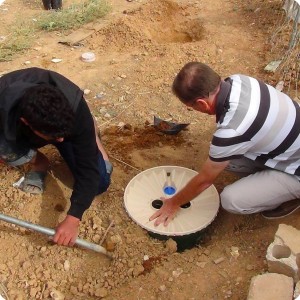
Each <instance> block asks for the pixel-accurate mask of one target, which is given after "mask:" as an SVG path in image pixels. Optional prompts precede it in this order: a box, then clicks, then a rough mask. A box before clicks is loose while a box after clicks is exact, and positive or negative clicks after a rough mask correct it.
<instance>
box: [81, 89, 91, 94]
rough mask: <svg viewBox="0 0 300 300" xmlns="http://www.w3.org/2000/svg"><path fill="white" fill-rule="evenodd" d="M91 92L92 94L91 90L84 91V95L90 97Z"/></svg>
mask: <svg viewBox="0 0 300 300" xmlns="http://www.w3.org/2000/svg"><path fill="white" fill-rule="evenodd" d="M90 92H91V90H89V89H84V90H83V93H84V94H85V95H88V94H89V93H90Z"/></svg>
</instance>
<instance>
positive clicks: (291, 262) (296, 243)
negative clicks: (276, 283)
mask: <svg viewBox="0 0 300 300" xmlns="http://www.w3.org/2000/svg"><path fill="white" fill-rule="evenodd" d="M266 259H267V262H268V271H269V272H270V273H279V274H284V275H286V276H289V277H292V278H293V279H294V282H295V283H296V282H298V281H299V279H300V271H299V266H300V231H299V230H297V229H296V228H294V227H292V226H289V225H285V224H280V225H279V227H278V230H277V232H276V233H275V237H274V241H273V242H272V243H271V244H270V245H269V247H268V249H267V255H266Z"/></svg>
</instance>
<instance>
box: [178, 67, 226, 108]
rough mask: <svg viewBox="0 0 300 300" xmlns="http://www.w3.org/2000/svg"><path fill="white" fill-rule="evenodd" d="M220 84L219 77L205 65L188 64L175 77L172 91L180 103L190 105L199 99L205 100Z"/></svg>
mask: <svg viewBox="0 0 300 300" xmlns="http://www.w3.org/2000/svg"><path fill="white" fill-rule="evenodd" d="M220 82H221V77H220V75H218V74H217V73H216V72H215V71H214V70H213V69H211V68H210V67H209V66H207V65H206V64H203V63H200V62H189V63H187V64H186V65H184V66H183V68H182V69H181V70H180V71H179V73H178V74H177V76H176V77H175V79H174V81H173V85H172V91H173V93H174V94H175V95H176V96H177V97H178V98H179V99H180V101H182V102H183V103H190V102H193V101H195V100H196V99H199V98H207V97H208V96H209V94H211V93H213V92H215V91H216V89H217V88H218V86H219V84H220Z"/></svg>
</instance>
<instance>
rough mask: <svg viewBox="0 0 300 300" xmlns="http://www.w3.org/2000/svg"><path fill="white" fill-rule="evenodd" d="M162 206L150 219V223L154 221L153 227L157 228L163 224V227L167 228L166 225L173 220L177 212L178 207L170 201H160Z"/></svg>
mask: <svg viewBox="0 0 300 300" xmlns="http://www.w3.org/2000/svg"><path fill="white" fill-rule="evenodd" d="M162 201H163V205H162V207H161V208H160V209H159V210H158V211H157V212H156V213H155V214H153V215H152V216H151V217H150V219H149V220H150V221H152V220H154V219H156V220H155V222H154V226H158V225H159V224H161V223H163V224H164V226H168V224H169V223H170V222H171V221H172V220H173V219H174V217H175V215H176V213H177V211H178V210H179V206H177V205H176V204H174V202H172V200H171V199H162Z"/></svg>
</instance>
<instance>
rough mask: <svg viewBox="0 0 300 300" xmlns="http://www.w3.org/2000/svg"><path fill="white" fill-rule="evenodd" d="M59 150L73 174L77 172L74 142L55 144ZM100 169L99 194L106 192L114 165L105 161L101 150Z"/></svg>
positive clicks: (99, 156) (99, 155) (99, 154)
mask: <svg viewBox="0 0 300 300" xmlns="http://www.w3.org/2000/svg"><path fill="white" fill-rule="evenodd" d="M53 145H54V146H55V147H56V148H57V150H58V151H59V153H60V155H61V156H62V158H63V159H64V160H65V162H66V163H67V165H68V167H69V168H70V170H71V172H72V174H73V175H74V174H75V166H76V161H75V157H74V152H73V148H72V144H71V143H69V142H63V143H57V144H53ZM98 171H99V186H98V195H99V194H102V193H104V192H105V191H106V190H107V189H108V187H109V185H110V176H111V173H112V165H111V164H110V162H108V161H105V160H104V159H103V157H102V154H101V152H100V151H98Z"/></svg>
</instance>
